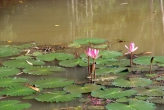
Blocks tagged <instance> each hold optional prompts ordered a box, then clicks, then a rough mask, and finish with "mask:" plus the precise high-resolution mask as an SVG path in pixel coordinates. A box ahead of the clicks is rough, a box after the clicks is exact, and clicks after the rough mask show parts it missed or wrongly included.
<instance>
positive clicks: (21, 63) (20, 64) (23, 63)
mask: <svg viewBox="0 0 164 110" xmlns="http://www.w3.org/2000/svg"><path fill="white" fill-rule="evenodd" d="M2 64H3V65H4V66H8V67H15V68H28V67H32V65H43V64H44V62H43V61H39V60H33V59H29V60H24V59H17V60H8V61H5V62H3V63H2Z"/></svg>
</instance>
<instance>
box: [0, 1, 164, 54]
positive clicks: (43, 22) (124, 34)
mask: <svg viewBox="0 0 164 110" xmlns="http://www.w3.org/2000/svg"><path fill="white" fill-rule="evenodd" d="M162 2H163V0H2V1H1V3H0V40H1V41H6V40H11V41H21V42H25V41H36V42H38V43H39V44H55V43H68V42H71V41H73V40H74V39H78V38H82V37H100V38H105V39H107V40H109V41H110V42H111V49H112V50H124V51H126V50H125V48H124V44H128V43H129V42H135V43H136V45H137V46H139V50H138V52H143V51H151V52H152V55H164V43H163V41H164V12H163V3H162ZM117 40H125V41H127V42H125V43H121V44H119V43H117Z"/></svg>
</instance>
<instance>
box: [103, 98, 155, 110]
mask: <svg viewBox="0 0 164 110" xmlns="http://www.w3.org/2000/svg"><path fill="white" fill-rule="evenodd" d="M106 109H108V110H155V109H156V106H155V104H153V103H149V102H146V101H141V100H136V99H131V100H130V101H129V104H128V105H127V104H122V103H110V104H108V105H106Z"/></svg>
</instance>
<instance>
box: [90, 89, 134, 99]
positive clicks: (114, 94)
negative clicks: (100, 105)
mask: <svg viewBox="0 0 164 110" xmlns="http://www.w3.org/2000/svg"><path fill="white" fill-rule="evenodd" d="M136 93H137V92H136V91H135V90H132V89H131V90H124V91H122V90H121V88H110V89H105V90H97V91H93V92H92V93H91V95H92V96H93V97H98V98H108V99H118V98H122V97H125V96H132V95H134V94H136Z"/></svg>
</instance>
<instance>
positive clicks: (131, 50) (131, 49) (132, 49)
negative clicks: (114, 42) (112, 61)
mask: <svg viewBox="0 0 164 110" xmlns="http://www.w3.org/2000/svg"><path fill="white" fill-rule="evenodd" d="M125 47H126V48H127V49H128V52H127V53H125V54H129V53H133V52H134V51H136V50H137V49H138V47H135V44H134V43H133V42H132V43H130V46H129V47H128V46H126V45H125Z"/></svg>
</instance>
